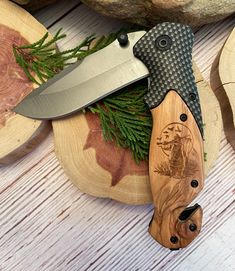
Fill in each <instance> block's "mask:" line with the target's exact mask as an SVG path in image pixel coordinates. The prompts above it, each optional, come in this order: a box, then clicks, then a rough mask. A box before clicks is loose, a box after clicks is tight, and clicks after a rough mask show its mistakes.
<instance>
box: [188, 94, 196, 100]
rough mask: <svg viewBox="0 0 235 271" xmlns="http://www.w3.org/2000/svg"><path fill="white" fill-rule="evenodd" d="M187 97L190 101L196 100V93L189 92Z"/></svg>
mask: <svg viewBox="0 0 235 271" xmlns="http://www.w3.org/2000/svg"><path fill="white" fill-rule="evenodd" d="M189 98H190V100H191V101H194V100H196V94H195V93H190V94H189Z"/></svg>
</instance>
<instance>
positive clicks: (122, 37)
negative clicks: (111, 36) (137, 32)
mask: <svg viewBox="0 0 235 271" xmlns="http://www.w3.org/2000/svg"><path fill="white" fill-rule="evenodd" d="M117 40H118V42H119V44H120V45H121V46H125V45H127V44H128V41H129V39H128V35H127V34H126V33H121V34H119V35H118V37H117Z"/></svg>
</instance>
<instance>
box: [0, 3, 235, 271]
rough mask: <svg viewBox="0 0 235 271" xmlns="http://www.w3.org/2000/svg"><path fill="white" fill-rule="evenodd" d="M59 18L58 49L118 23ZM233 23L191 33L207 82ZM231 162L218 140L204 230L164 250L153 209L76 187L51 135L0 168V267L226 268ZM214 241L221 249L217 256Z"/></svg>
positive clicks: (82, 12)
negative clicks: (151, 227) (180, 246)
mask: <svg viewBox="0 0 235 271" xmlns="http://www.w3.org/2000/svg"><path fill="white" fill-rule="evenodd" d="M64 2H65V1H64ZM64 11H65V13H66V12H67V8H66V10H64ZM60 12H61V13H60V14H63V13H62V11H60ZM45 14H46V13H45ZM48 14H49V13H48ZM40 16H42V18H43V11H42V13H41V15H40ZM59 17H60V16H59ZM61 17H62V19H61V20H60V21H59V22H57V23H56V24H55V25H53V26H52V27H51V28H50V30H51V31H52V32H55V31H57V30H58V29H59V28H60V27H61V26H63V28H64V31H65V32H66V33H67V34H68V39H67V40H66V41H63V42H62V43H61V44H60V46H61V48H63V49H66V48H71V47H72V46H75V45H76V44H77V43H79V42H80V41H81V40H82V39H83V38H84V37H85V36H87V35H89V34H91V33H93V32H96V33H97V34H98V35H100V34H103V33H106V32H109V31H113V30H115V29H117V28H119V27H120V25H121V24H122V23H121V22H118V21H116V20H110V19H108V18H104V17H102V16H100V15H97V14H95V13H94V12H93V11H90V9H88V8H87V7H85V6H83V5H82V6H78V7H76V8H75V9H73V10H72V11H71V12H70V13H69V14H68V15H67V16H64V17H63V16H61ZM45 18H46V16H45ZM47 18H48V17H47ZM57 18H58V16H57ZM45 20H46V19H45ZM53 22H55V21H53ZM232 24H234V19H233V18H230V19H228V20H225V21H224V22H220V23H217V24H214V25H212V24H211V25H208V26H205V27H202V28H201V29H200V30H199V31H198V32H197V34H196V38H197V39H196V46H195V50H194V57H195V58H196V60H197V63H198V65H199V66H200V67H201V68H202V69H203V70H204V75H205V76H206V78H207V79H208V75H209V73H208V71H209V69H210V64H211V62H212V60H213V59H214V57H215V55H216V53H217V52H216V51H217V50H219V47H220V46H221V45H222V43H223V41H224V40H225V38H226V35H227V34H228V32H229V29H230V28H231V25H232ZM208 48H209V50H207V49H208ZM234 157H235V154H234V151H233V150H232V148H231V146H230V145H229V144H228V143H227V141H226V139H224V137H223V139H222V141H221V152H220V157H219V159H218V161H217V163H216V165H215V166H214V168H213V170H212V172H211V173H210V175H209V176H208V178H207V180H206V185H205V189H204V191H203V192H202V193H201V194H200V195H199V197H198V198H197V199H196V201H198V202H199V203H200V204H201V205H202V206H203V209H204V226H203V230H202V233H201V234H200V236H199V237H198V238H197V240H195V242H194V243H193V244H192V245H191V246H189V247H188V248H186V249H185V250H182V251H178V252H170V251H169V250H168V249H164V248H162V247H160V246H159V245H158V244H157V243H156V242H155V241H153V240H152V239H151V237H150V236H149V235H148V233H147V226H148V223H149V221H150V219H151V216H152V206H151V205H146V206H127V205H124V204H121V203H118V202H115V201H112V200H108V199H98V198H94V197H91V196H88V195H85V194H83V193H81V192H80V191H79V190H78V189H77V188H76V187H74V186H73V185H72V184H71V183H70V181H69V180H68V179H67V177H66V176H65V174H64V172H63V170H62V169H61V167H60V166H59V163H58V161H57V160H56V157H55V154H54V152H53V144H52V135H50V136H49V137H48V139H47V140H46V141H45V142H44V143H43V144H42V145H41V146H39V147H38V149H37V150H35V151H34V152H33V153H31V154H30V155H28V156H27V157H25V158H24V159H21V160H20V161H18V162H17V163H15V164H14V165H12V166H9V167H6V168H2V169H0V179H1V182H0V229H1V231H0V247H1V249H0V270H1V269H2V270H4V271H5V270H6V271H7V270H17V271H19V270H29V271H33V270H47V271H50V270H53V271H54V270H60V271H65V270H66V271H67V270H68V271H73V270H74V271H75V270H76V271H77V270H79V271H80V270H105V271H106V270H118V271H120V270H194V269H193V268H196V267H197V266H198V265H197V264H198V262H200V261H201V263H200V268H201V270H212V269H213V270H221V269H222V268H221V266H222V263H223V260H224V263H225V265H224V266H225V267H226V268H228V270H232V269H231V268H233V267H234V266H233V265H232V263H233V262H234V261H233V255H234V245H233V244H234V241H235V239H234V236H235V235H234V230H231V229H230V231H229V225H232V224H230V223H234V220H233V217H234V216H233V215H234V184H235V183H234V178H233V175H234V174H233V172H234V171H235V159H234ZM226 221H227V222H226ZM221 238H222V239H223V240H222V241H221ZM215 242H218V245H221V246H222V245H223V246H224V247H225V249H223V250H222V251H221V253H220V254H219V255H217V254H216V253H217V252H216V251H215V250H214V246H215V245H214V244H215ZM195 270H196V269H195ZM224 270H226V269H224Z"/></svg>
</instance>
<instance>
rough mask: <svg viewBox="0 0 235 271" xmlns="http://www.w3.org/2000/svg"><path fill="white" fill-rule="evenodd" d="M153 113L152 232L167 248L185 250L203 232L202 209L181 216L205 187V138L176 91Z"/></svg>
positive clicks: (150, 171)
mask: <svg viewBox="0 0 235 271" xmlns="http://www.w3.org/2000/svg"><path fill="white" fill-rule="evenodd" d="M173 105H174V106H173ZM151 114H152V117H153V129H152V135H151V143H150V151H149V177H150V186H151V191H152V196H153V203H154V206H155V210H154V215H153V219H152V221H151V223H150V227H149V232H150V234H151V236H152V237H153V238H154V239H155V240H157V241H158V242H159V243H160V244H162V245H163V246H164V247H167V248H172V249H175V248H183V247H186V246H187V245H189V244H190V243H191V242H192V240H193V239H194V238H196V237H197V235H198V234H199V232H200V230H201V224H202V209H201V208H200V206H195V208H193V210H192V211H189V210H190V209H188V210H187V212H189V213H188V214H187V215H186V216H185V215H184V217H182V213H183V212H185V211H186V208H187V207H188V205H189V204H191V202H192V201H193V199H194V198H195V197H196V196H197V195H198V193H199V192H200V191H201V190H202V188H203V186H204V151H203V139H202V135H201V133H200V131H199V128H198V125H197V123H196V122H195V119H194V117H193V115H192V113H191V112H190V110H189V108H188V107H187V105H186V104H185V103H184V102H183V100H182V99H181V97H180V96H179V95H178V94H177V92H175V91H174V90H171V91H169V92H168V93H167V95H166V96H165V98H164V100H163V102H162V103H161V104H160V105H159V106H158V107H156V108H154V109H151ZM182 116H185V118H183V117H182ZM192 182H194V185H193V183H192ZM190 227H193V230H190Z"/></svg>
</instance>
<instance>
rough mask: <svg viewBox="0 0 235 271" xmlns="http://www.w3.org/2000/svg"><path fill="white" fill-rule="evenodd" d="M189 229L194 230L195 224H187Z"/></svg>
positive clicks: (195, 228)
mask: <svg viewBox="0 0 235 271" xmlns="http://www.w3.org/2000/svg"><path fill="white" fill-rule="evenodd" d="M189 229H190V231H196V230H197V225H196V224H194V223H192V224H190V225H189Z"/></svg>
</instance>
